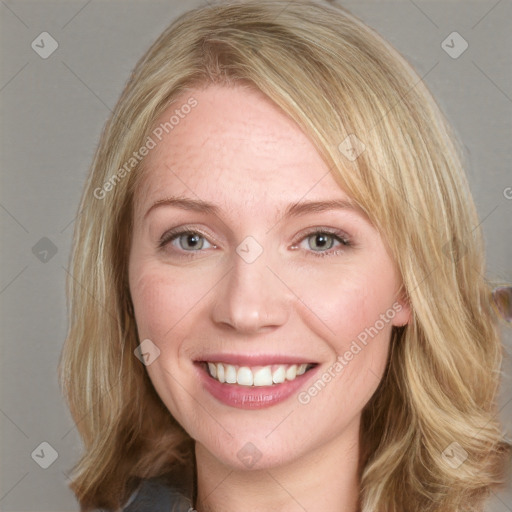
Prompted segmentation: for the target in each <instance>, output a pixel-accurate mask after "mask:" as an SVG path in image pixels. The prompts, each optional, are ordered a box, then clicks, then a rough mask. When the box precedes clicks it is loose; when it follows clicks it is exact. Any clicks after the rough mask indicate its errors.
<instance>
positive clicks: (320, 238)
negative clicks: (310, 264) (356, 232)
mask: <svg viewBox="0 0 512 512" xmlns="http://www.w3.org/2000/svg"><path fill="white" fill-rule="evenodd" d="M304 240H313V241H314V242H313V244H311V243H310V244H309V246H310V247H312V245H313V246H316V248H314V247H312V251H310V252H309V254H310V253H311V252H312V253H313V254H312V255H313V256H315V257H325V256H334V255H337V254H340V253H341V252H342V251H341V250H334V251H331V250H330V249H331V248H332V247H333V245H334V243H335V242H338V243H339V244H340V246H341V247H342V248H343V247H350V246H351V245H352V244H351V242H350V240H349V239H348V237H347V236H346V235H345V234H344V233H342V232H341V231H330V230H326V229H316V230H314V231H311V232H310V233H307V234H306V236H305V237H304V238H302V240H301V242H302V241H304ZM294 247H297V246H294Z"/></svg>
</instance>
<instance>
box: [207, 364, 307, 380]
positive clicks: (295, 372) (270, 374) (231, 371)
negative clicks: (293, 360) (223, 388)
mask: <svg viewBox="0 0 512 512" xmlns="http://www.w3.org/2000/svg"><path fill="white" fill-rule="evenodd" d="M309 367H310V365H308V364H305V363H303V364H300V365H297V364H279V365H268V366H255V367H252V368H251V367H249V366H235V365H232V364H226V363H212V362H208V372H209V373H210V375H211V376H212V377H213V378H214V379H216V380H218V381H219V382H221V383H227V384H238V385H240V386H272V385H273V384H282V383H283V382H284V381H286V380H287V381H292V380H295V378H296V377H299V376H300V375H303V374H304V373H306V371H307V370H308V368H309Z"/></svg>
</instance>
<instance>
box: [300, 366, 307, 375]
mask: <svg viewBox="0 0 512 512" xmlns="http://www.w3.org/2000/svg"><path fill="white" fill-rule="evenodd" d="M307 367H308V365H307V364H301V365H300V366H298V367H297V375H303V374H304V373H306V368H307Z"/></svg>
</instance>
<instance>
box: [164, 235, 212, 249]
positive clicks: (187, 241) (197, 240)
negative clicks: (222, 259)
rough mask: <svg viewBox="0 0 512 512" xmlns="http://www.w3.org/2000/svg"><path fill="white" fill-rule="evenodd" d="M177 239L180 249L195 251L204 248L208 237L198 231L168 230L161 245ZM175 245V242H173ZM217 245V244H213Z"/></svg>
mask: <svg viewBox="0 0 512 512" xmlns="http://www.w3.org/2000/svg"><path fill="white" fill-rule="evenodd" d="M175 240H177V241H178V245H179V247H178V249H182V250H184V251H186V252H190V251H192V252H195V251H199V250H201V249H204V242H206V243H209V242H208V241H206V238H205V237H204V236H203V235H202V234H201V233H198V232H197V231H191V230H187V231H179V232H177V233H175V232H172V231H169V232H167V233H166V234H165V235H164V236H163V237H162V238H161V240H160V242H159V247H163V246H164V245H167V244H171V243H172V242H174V241H175ZM173 245H174V244H173ZM212 247H215V246H212Z"/></svg>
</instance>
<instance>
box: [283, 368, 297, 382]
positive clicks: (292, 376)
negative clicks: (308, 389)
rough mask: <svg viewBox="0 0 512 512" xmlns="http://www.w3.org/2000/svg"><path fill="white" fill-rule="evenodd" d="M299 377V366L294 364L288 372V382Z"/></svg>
mask: <svg viewBox="0 0 512 512" xmlns="http://www.w3.org/2000/svg"><path fill="white" fill-rule="evenodd" d="M295 377H297V365H296V364H292V365H291V366H290V367H289V368H288V369H287V370H286V380H293V379H295Z"/></svg>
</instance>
